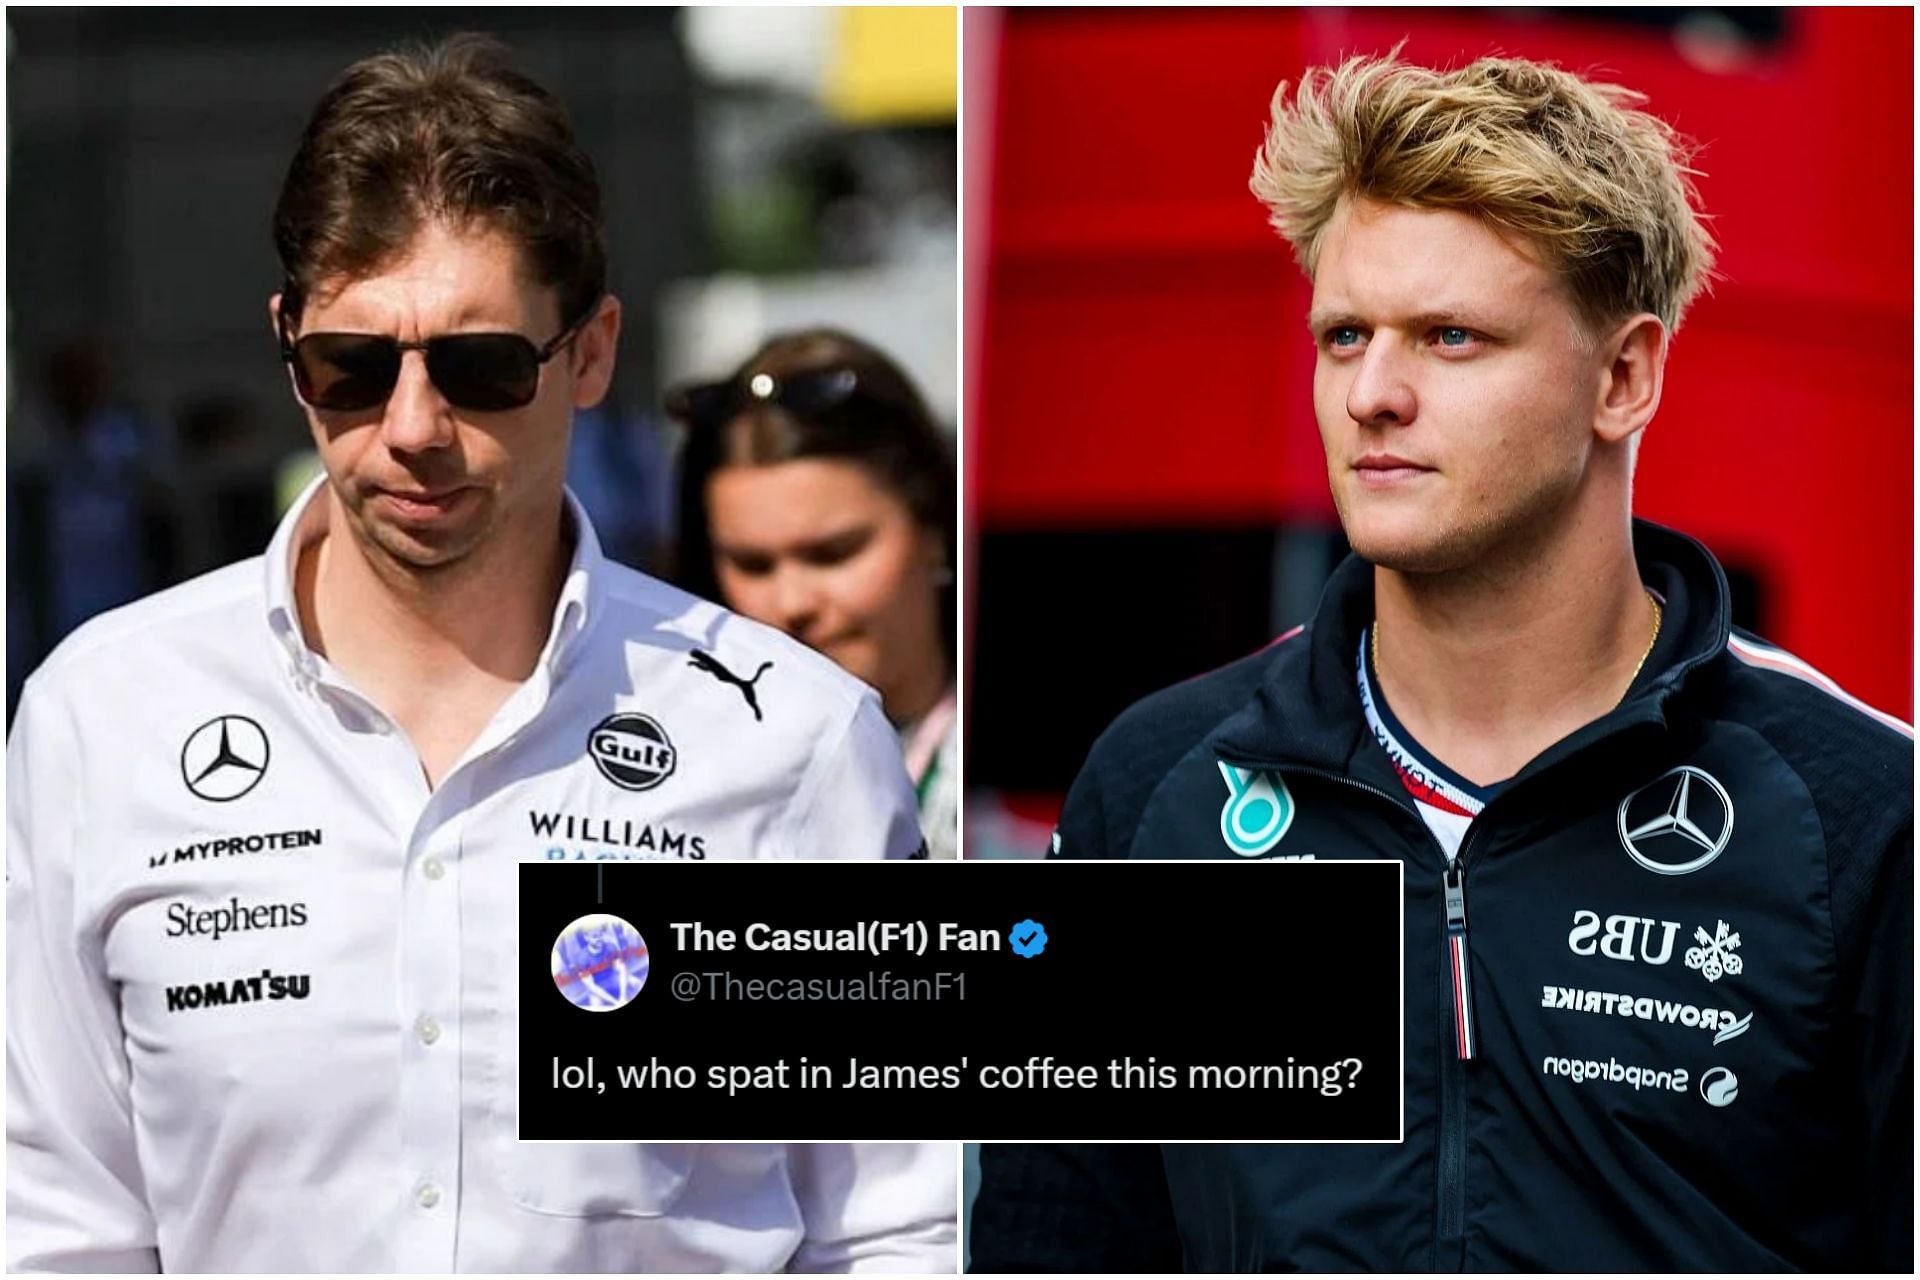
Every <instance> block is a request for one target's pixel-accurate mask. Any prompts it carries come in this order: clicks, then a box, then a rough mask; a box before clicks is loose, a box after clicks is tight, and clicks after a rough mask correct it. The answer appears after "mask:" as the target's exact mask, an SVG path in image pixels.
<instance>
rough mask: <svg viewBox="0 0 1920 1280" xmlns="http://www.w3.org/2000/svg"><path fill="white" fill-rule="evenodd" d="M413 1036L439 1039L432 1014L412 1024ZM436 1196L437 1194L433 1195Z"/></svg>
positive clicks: (427, 1040)
mask: <svg viewBox="0 0 1920 1280" xmlns="http://www.w3.org/2000/svg"><path fill="white" fill-rule="evenodd" d="M413 1031H414V1034H415V1035H417V1036H419V1037H420V1043H421V1044H432V1043H433V1042H434V1041H435V1040H438V1039H439V1038H440V1024H439V1023H438V1022H435V1021H434V1020H433V1015H432V1014H427V1013H423V1014H421V1015H420V1016H419V1017H418V1018H417V1019H415V1020H414V1024H413ZM434 1194H435V1195H438V1194H439V1193H438V1192H435V1193H434Z"/></svg>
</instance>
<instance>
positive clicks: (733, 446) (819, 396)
mask: <svg viewBox="0 0 1920 1280" xmlns="http://www.w3.org/2000/svg"><path fill="white" fill-rule="evenodd" d="M667 411H668V412H669V413H671V414H672V415H673V416H674V417H676V418H678V419H679V420H680V421H681V422H683V423H684V424H685V425H686V427H687V442H686V449H685V452H684V453H683V455H682V460H681V473H680V561H679V567H680V572H679V580H680V582H681V585H683V586H685V587H687V588H688V589H689V590H691V591H694V592H696V593H698V594H701V595H705V596H708V597H711V598H715V599H719V600H722V601H724V602H725V603H726V605H727V606H728V607H729V608H731V609H733V610H735V611H736V612H739V613H743V614H746V615H747V616H748V617H751V618H756V619H758V620H760V621H761V622H765V623H768V624H770V625H772V626H775V627H779V628H780V629H781V630H783V631H785V632H787V633H788V634H789V635H792V636H794V637H795V638H796V639H799V640H801V641H803V642H804V643H806V644H808V645H810V646H812V647H813V648H815V649H817V650H819V651H820V652H821V653H824V654H826V655H827V656H828V657H829V658H832V659H833V660H834V661H835V662H837V663H839V664H840V665H841V666H842V667H844V668H845V669H846V670H848V671H849V672H851V673H853V674H854V675H855V676H858V677H859V678H860V679H861V680H864V681H866V682H867V683H868V684H869V685H872V686H873V687H874V689H875V690H877V691H878V692H879V694H880V700H881V703H882V705H883V706H884V707H885V709H886V713H887V717H888V718H889V719H890V720H892V721H893V724H894V726H895V728H897V729H898V730H899V732H900V746H901V751H902V753H903V754H904V756H905V758H906V763H907V772H908V774H909V776H911V777H912V779H913V783H914V787H915V789H916V791H917V792H918V794H919V797H920V825H921V829H922V831H923V832H924V833H925V835H926V838H927V845H928V849H929V851H930V853H931V855H932V856H933V857H936V858H951V857H955V856H957V853H958V834H959V832H958V822H959V789H958V782H959V779H958V777H957V764H958V762H957V760H956V759H955V730H956V717H955V702H954V681H953V673H954V654H953V645H954V635H955V611H954V576H953V548H954V463H953V452H952V450H951V449H950V448H949V447H948V444H947V440H946V437H945V436H944V435H943V434H942V433H941V431H940V429H939V427H938V426H937V425H936V424H935V423H934V420H933V416H932V415H931V414H930V413H929V412H928V411H927V407H926V404H925V402H924V401H923V400H922V398H921V396H920V393H919V391H918V390H916V389H915V387H914V385H913V383H912V382H911V381H909V380H908V378H907V376H906V375H905V374H904V373H903V372H901V370H900V369H899V367H898V366H897V365H895V364H894V363H893V362H892V361H891V360H889V359H888V358H887V357H886V356H884V355H882V354H881V353H880V352H879V351H877V350H875V349H874V348H873V347H871V346H868V345H867V344H866V343H864V342H861V341H860V340H858V339H857V338H853V337H850V336H849V335H847V334H844V333H839V332H836V331H834V330H830V329H808V330H803V331H801V332H798V333H790V334H783V335H780V336H778V337H775V338H773V339H771V340H770V341H768V342H767V343H766V344H765V345H764V346H762V347H761V348H760V350H758V351H757V352H755V353H754V354H753V356H752V357H751V358H749V359H748V360H747V362H746V363H745V364H743V365H742V366H740V368H739V369H738V370H736V371H735V372H734V375H733V376H732V377H731V378H728V379H727V380H726V381H725V382H716V383H708V384H704V385H700V386H693V387H685V388H681V389H679V390H677V391H675V392H673V393H671V394H670V395H669V396H668V398H667Z"/></svg>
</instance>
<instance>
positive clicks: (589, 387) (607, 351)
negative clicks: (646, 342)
mask: <svg viewBox="0 0 1920 1280" xmlns="http://www.w3.org/2000/svg"><path fill="white" fill-rule="evenodd" d="M572 346H573V407H574V408H576V409H591V408H593V406H595V405H597V404H599V403H600V402H601V401H602V400H604V399H605V398H606V395H607V388H608V387H610V386H612V385H613V366H614V362H615V360H616V358H617V357H618V356H619V354H620V299H618V298H616V297H614V296H613V295H612V294H610V293H609V294H607V295H606V296H605V297H603V298H601V299H600V305H599V306H598V307H597V308H595V310H594V313H593V317H592V318H591V319H589V320H588V321H587V322H586V323H585V324H583V325H581V326H580V334H579V336H578V337H576V338H575V339H574V340H573V343H572Z"/></svg>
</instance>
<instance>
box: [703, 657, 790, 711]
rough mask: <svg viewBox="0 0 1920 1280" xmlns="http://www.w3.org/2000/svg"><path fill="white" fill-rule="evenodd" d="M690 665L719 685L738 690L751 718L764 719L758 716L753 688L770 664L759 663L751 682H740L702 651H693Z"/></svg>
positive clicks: (717, 660)
mask: <svg viewBox="0 0 1920 1280" xmlns="http://www.w3.org/2000/svg"><path fill="white" fill-rule="evenodd" d="M692 665H693V666H696V667H698V668H700V669H701V670H702V671H704V672H706V673H707V674H708V675H710V676H712V677H713V678H714V679H715V680H718V681H720V683H722V684H730V685H733V686H734V687H735V688H737V689H739V690H740V696H741V697H743V698H745V699H746V700H747V706H749V707H750V708H752V709H753V718H754V719H755V720H764V719H765V718H766V717H764V716H762V715H761V714H760V699H759V698H758V697H757V696H755V694H754V691H753V686H754V684H755V682H757V681H758V680H759V679H760V677H761V676H763V675H765V674H767V668H768V667H771V666H772V665H773V664H772V663H771V662H763V663H761V664H760V669H759V670H758V671H755V672H754V673H753V679H752V680H742V679H741V678H740V677H739V676H737V675H735V674H733V672H731V671H729V670H727V669H726V667H724V666H722V665H721V663H720V659H718V658H716V657H714V656H713V655H712V654H710V653H708V652H707V651H706V650H704V649H695V650H694V651H693V661H692Z"/></svg>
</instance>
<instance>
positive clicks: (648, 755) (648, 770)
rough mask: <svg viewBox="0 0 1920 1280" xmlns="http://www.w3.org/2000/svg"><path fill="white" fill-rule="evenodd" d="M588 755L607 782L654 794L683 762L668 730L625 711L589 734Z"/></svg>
mask: <svg viewBox="0 0 1920 1280" xmlns="http://www.w3.org/2000/svg"><path fill="white" fill-rule="evenodd" d="M587 754H588V755H589V756H591V757H592V758H593V763H594V764H595V765H596V766H598V768H599V770H600V772H601V773H603V774H605V775H606V778H607V781H609V782H611V783H612V784H613V785H614V786H616V787H623V788H625V789H626V790H628V791H651V790H652V789H653V788H655V787H657V786H659V785H660V784H661V783H663V782H665V781H666V780H667V779H668V778H670V777H672V776H673V769H674V766H675V765H676V764H678V763H679V762H680V753H679V752H677V751H675V750H674V746H673V742H672V741H671V740H670V739H669V738H668V737H667V731H666V730H665V729H662V728H661V727H660V723H659V722H658V721H657V720H655V719H654V718H653V717H652V716H643V715H641V714H640V713H639V712H637V711H622V712H618V713H616V714H614V715H610V716H608V717H607V718H606V719H605V720H602V721H601V722H600V723H599V724H597V725H595V726H594V727H593V732H591V733H589V734H588V735H587Z"/></svg>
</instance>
